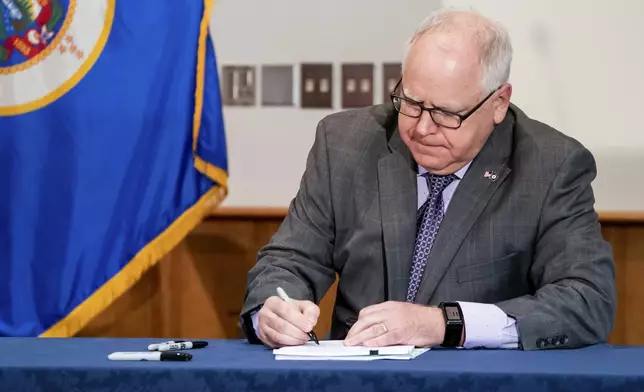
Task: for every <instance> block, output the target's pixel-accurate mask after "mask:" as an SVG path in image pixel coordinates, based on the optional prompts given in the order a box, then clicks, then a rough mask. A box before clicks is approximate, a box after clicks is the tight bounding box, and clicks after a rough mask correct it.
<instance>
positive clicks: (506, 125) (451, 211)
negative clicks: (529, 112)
mask: <svg viewBox="0 0 644 392" xmlns="http://www.w3.org/2000/svg"><path fill="white" fill-rule="evenodd" d="M513 128H514V116H513V115H512V114H511V112H510V111H508V114H507V115H506V118H505V119H504V120H503V121H502V122H501V123H500V124H499V125H498V126H497V127H496V129H495V130H494V131H493V132H492V134H491V135H490V137H489V138H488V140H487V142H486V143H485V145H484V146H483V149H482V150H481V151H480V152H479V154H478V155H477V157H476V158H475V159H474V161H473V162H472V164H471V166H470V168H469V169H468V170H467V173H466V174H465V176H464V178H463V179H462V180H461V182H460V183H459V185H458V188H456V192H455V193H454V195H453V196H452V199H451V201H450V204H449V207H448V208H447V212H446V214H445V216H444V218H443V222H442V223H441V227H440V228H439V231H438V234H437V236H436V240H435V242H434V246H433V248H432V251H431V253H430V255H429V259H428V261H427V267H426V268H425V273H424V275H423V278H422V281H421V283H420V286H419V289H418V293H417V295H416V302H417V303H421V304H426V303H429V301H430V299H431V297H432V295H433V293H434V291H435V290H436V287H437V286H438V284H439V283H440V281H441V280H442V279H443V275H444V274H445V272H446V271H447V268H448V267H449V265H450V263H451V262H452V259H453V258H454V256H455V255H456V252H457V250H458V248H459V247H460V245H461V243H462V242H463V240H464V239H465V236H466V235H467V234H468V232H469V231H470V229H471V228H472V225H473V224H474V222H475V221H476V219H477V218H478V216H479V215H480V214H481V212H482V211H483V208H485V206H486V205H487V203H488V202H489V200H490V198H491V197H492V195H493V194H494V192H495V191H496V190H497V189H498V188H499V186H500V185H501V183H503V181H504V180H505V178H506V177H507V176H508V174H509V173H510V168H509V167H508V166H507V161H508V157H509V156H510V154H511V152H512V142H513V141H512V134H513ZM486 172H488V173H490V175H494V174H496V179H492V178H491V176H486V175H485V173H486Z"/></svg>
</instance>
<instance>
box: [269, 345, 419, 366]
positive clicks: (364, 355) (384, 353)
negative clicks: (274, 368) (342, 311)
mask: <svg viewBox="0 0 644 392" xmlns="http://www.w3.org/2000/svg"><path fill="white" fill-rule="evenodd" d="M428 350H429V348H416V347H414V346H402V345H398V346H386V347H364V346H351V347H348V346H345V345H344V343H343V341H342V340H321V341H320V345H319V346H318V345H317V344H315V342H306V344H304V345H302V346H293V347H282V348H278V349H274V350H273V354H275V359H276V360H278V361H279V360H296V361H325V360H326V361H329V360H332V361H374V360H378V359H402V360H409V359H414V358H416V357H417V356H419V355H420V354H423V353H424V352H426V351H428Z"/></svg>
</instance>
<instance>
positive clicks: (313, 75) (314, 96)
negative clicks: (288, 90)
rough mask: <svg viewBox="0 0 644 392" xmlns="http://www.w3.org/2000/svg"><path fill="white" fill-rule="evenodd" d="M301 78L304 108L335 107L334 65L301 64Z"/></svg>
mask: <svg viewBox="0 0 644 392" xmlns="http://www.w3.org/2000/svg"><path fill="white" fill-rule="evenodd" d="M300 76H301V83H300V94H301V101H300V102H301V105H302V107H303V108H332V107H333V64H330V63H329V64H326V63H324V64H301V72H300Z"/></svg>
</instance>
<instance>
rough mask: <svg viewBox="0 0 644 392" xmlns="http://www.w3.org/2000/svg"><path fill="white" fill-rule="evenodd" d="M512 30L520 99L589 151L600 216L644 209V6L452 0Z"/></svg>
mask: <svg viewBox="0 0 644 392" xmlns="http://www.w3.org/2000/svg"><path fill="white" fill-rule="evenodd" d="M443 4H444V5H446V6H455V7H474V8H475V9H477V10H478V11H480V12H482V13H483V14H485V15H487V16H488V17H490V18H493V19H496V20H498V21H499V22H501V23H503V24H504V25H505V26H506V28H507V29H508V30H509V32H510V35H511V37H512V43H513V46H514V52H515V56H514V61H513V68H512V74H511V77H510V79H511V82H512V84H513V86H514V93H513V99H512V100H513V101H514V103H516V104H517V105H519V106H520V107H521V108H522V109H524V110H525V111H526V112H527V114H528V115H530V116H531V117H533V118H536V119H539V120H541V121H544V122H547V123H549V124H550V125H552V126H554V127H556V128H558V129H559V130H560V131H562V132H564V133H566V134H568V135H570V136H572V137H574V138H576V139H578V140H579V141H581V142H582V143H584V145H585V146H586V147H588V148H589V149H590V150H591V151H592V152H593V154H594V155H595V158H596V160H597V166H598V176H597V180H596V181H595V182H594V184H593V187H594V189H595V195H596V199H597V203H596V208H597V209H598V210H600V211H606V210H614V211H619V210H621V211H644V122H643V117H642V115H641V114H642V113H644V1H641V0H615V1H611V2H609V1H598V0H566V1H557V0H540V1H534V0H520V1H517V0H444V1H443Z"/></svg>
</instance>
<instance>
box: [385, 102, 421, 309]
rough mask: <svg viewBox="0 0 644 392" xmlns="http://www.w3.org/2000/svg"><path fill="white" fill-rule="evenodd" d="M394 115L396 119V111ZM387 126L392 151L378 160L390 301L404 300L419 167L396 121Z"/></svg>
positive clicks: (388, 298) (413, 236) (413, 237)
mask: <svg viewBox="0 0 644 392" xmlns="http://www.w3.org/2000/svg"><path fill="white" fill-rule="evenodd" d="M391 112H392V113H393V114H392V113H390V116H391V117H393V119H394V120H395V118H396V116H395V111H394V110H393V107H392V108H391ZM388 120H389V121H388V124H387V125H386V126H385V129H386V131H387V133H388V134H387V139H388V140H389V143H388V147H389V151H388V152H387V153H386V154H385V155H384V156H383V157H381V158H380V160H379V161H378V193H379V198H380V215H381V221H382V236H383V246H384V252H385V271H386V273H387V276H386V277H385V279H386V282H387V286H386V287H387V291H388V292H387V293H386V295H385V299H386V300H393V301H404V300H405V295H406V293H407V284H408V282H409V269H410V268H411V259H412V254H413V251H414V241H415V238H416V205H417V200H418V199H417V186H416V175H417V170H416V164H415V163H414V161H413V158H412V156H411V153H410V152H409V150H408V149H407V147H406V146H405V144H404V142H403V141H402V139H401V138H400V135H399V134H398V128H397V126H396V125H395V121H392V119H391V118H389V119H388Z"/></svg>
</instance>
